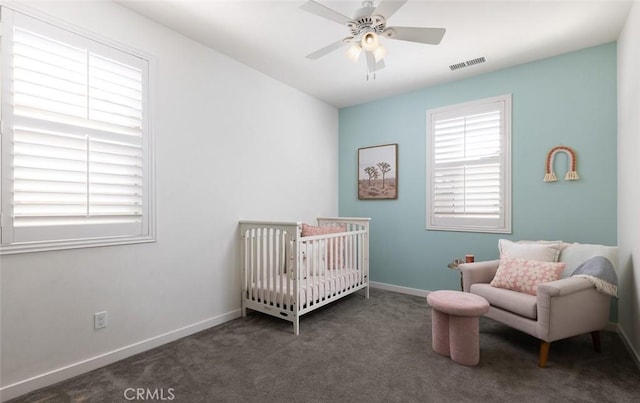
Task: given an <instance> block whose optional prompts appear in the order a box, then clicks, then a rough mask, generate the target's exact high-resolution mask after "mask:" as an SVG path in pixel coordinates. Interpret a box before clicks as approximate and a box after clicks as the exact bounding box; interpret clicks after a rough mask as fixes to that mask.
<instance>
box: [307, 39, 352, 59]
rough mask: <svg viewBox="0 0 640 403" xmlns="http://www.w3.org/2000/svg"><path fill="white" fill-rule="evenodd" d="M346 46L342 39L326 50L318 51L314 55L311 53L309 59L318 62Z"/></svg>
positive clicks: (326, 47)
mask: <svg viewBox="0 0 640 403" xmlns="http://www.w3.org/2000/svg"><path fill="white" fill-rule="evenodd" d="M344 45H345V42H344V39H340V40H339V41H336V42H333V43H332V44H330V45H327V46H325V47H324V48H321V49H318V50H316V51H315V52H313V53H309V54H308V55H307V59H311V60H316V59H319V58H321V57H322V56H324V55H326V54H329V53H331V52H333V51H334V50H336V49H340V48H341V47H342V46H344Z"/></svg>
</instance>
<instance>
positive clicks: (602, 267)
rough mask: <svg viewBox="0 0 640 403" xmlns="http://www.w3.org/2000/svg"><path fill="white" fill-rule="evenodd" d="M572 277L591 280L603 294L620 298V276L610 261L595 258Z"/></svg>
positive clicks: (588, 261)
mask: <svg viewBox="0 0 640 403" xmlns="http://www.w3.org/2000/svg"><path fill="white" fill-rule="evenodd" d="M571 277H582V278H585V279H587V280H589V281H590V282H591V283H593V285H595V286H596V289H597V290H598V291H600V292H602V293H605V294H608V295H611V296H613V297H616V298H617V297H618V276H616V271H615V269H614V268H613V265H612V264H611V262H610V261H609V259H607V258H605V257H603V256H594V257H592V258H591V259H589V260H587V261H585V262H584V263H582V264H581V265H580V266H578V267H576V269H575V270H574V271H573V273H571Z"/></svg>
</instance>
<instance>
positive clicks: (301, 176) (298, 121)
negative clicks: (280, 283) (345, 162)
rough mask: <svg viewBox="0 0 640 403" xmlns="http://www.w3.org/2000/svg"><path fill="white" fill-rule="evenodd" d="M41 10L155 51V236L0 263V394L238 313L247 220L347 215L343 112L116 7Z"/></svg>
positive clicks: (77, 5)
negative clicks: (102, 322) (103, 323)
mask: <svg viewBox="0 0 640 403" xmlns="http://www.w3.org/2000/svg"><path fill="white" fill-rule="evenodd" d="M32 6H33V7H37V8H38V9H39V10H41V11H45V12H46V13H47V14H51V15H53V16H55V17H56V18H59V19H60V20H63V21H66V22H69V23H72V24H74V25H78V26H81V27H83V28H85V29H88V30H90V31H93V32H97V33H99V34H101V35H103V36H105V37H108V38H111V39H113V40H116V41H119V42H122V43H125V44H127V45H129V46H131V47H134V48H137V49H139V50H142V51H144V52H147V53H150V54H152V55H155V56H156V57H157V72H158V74H157V79H156V84H157V86H156V92H155V97H154V98H155V100H156V109H155V116H154V118H153V121H154V124H155V135H156V137H155V143H156V166H157V170H156V174H157V192H156V193H157V199H156V200H157V212H158V214H157V229H158V241H157V242H156V243H151V244H143V245H128V246H112V247H103V248H91V249H76V250H66V251H54V252H43V253H30V254H19V255H5V256H2V257H1V264H2V271H1V275H2V277H1V294H2V295H1V304H2V308H1V309H2V310H1V314H2V317H1V318H2V321H1V339H2V341H1V343H2V344H1V349H2V355H1V361H2V366H1V370H2V373H1V379H2V387H3V393H2V398H3V399H8V398H11V397H12V396H15V395H17V394H21V393H24V392H26V391H28V390H30V389H33V388H36V387H41V386H45V385H47V384H49V383H52V382H56V381H59V380H61V379H64V378H65V377H68V376H72V375H75V374H77V373H80V372H83V371H86V370H88V369H92V368H94V367H97V366H101V365H104V364H106V363H108V362H110V361H113V360H115V359H118V358H122V357H124V356H127V355H130V354H132V353H135V352H138V351H141V350H143V349H146V348H149V347H152V346H155V345H158V344H161V343H164V342H167V341H169V340H171V339H174V338H177V337H179V336H182V335H185V334H188V333H190V332H194V331H197V330H201V329H203V328H206V327H209V326H212V325H215V324H218V323H221V322H224V321H226V320H229V319H231V318H234V317H236V316H238V315H239V308H240V280H239V273H238V270H237V263H238V258H237V255H238V254H239V251H238V248H237V245H236V241H237V239H238V234H237V222H238V220H239V219H277V220H303V221H311V220H313V219H314V218H315V217H317V216H320V215H324V216H331V215H336V214H337V211H338V201H337V200H338V199H337V186H336V183H337V175H338V172H337V169H338V163H337V131H338V130H337V128H338V112H337V110H336V109H335V108H334V107H331V106H329V105H327V104H325V103H322V102H320V101H318V100H316V99H314V98H312V97H310V96H308V95H306V94H303V93H301V92H299V91H298V90H295V89H293V88H291V87H287V86H285V85H283V84H281V83H279V82H277V81H275V80H273V79H271V78H268V77H266V76H265V75H263V74H261V73H259V72H257V71H255V70H252V69H250V68H248V67H246V66H244V65H242V64H240V63H238V62H235V61H233V60H231V59H229V58H227V57H226V56H223V55H221V54H219V53H217V52H215V51H213V50H211V49H209V48H206V47H203V46H202V45H200V44H198V43H196V42H194V41H192V40H190V39H187V38H185V37H183V36H180V35H178V34H176V33H174V32H172V31H170V30H168V29H166V28H163V27H161V26H159V25H157V24H155V23H152V22H150V21H148V20H146V19H143V18H142V17H140V16H139V15H137V14H134V13H133V12H130V11H128V10H127V9H125V8H123V7H121V6H119V5H117V4H115V3H111V2H95V3H93V2H90V3H87V2H70V3H51V2H41V3H34V4H32ZM101 310H107V311H108V322H109V326H108V327H107V328H106V329H102V330H99V331H94V330H93V313H94V312H98V311H101ZM102 355H105V356H102ZM85 360H88V361H86V362H84V361H85Z"/></svg>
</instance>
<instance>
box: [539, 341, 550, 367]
mask: <svg viewBox="0 0 640 403" xmlns="http://www.w3.org/2000/svg"><path fill="white" fill-rule="evenodd" d="M549 347H551V343H549V342H548V341H544V340H542V341H540V360H539V361H538V366H539V367H540V368H546V366H547V359H548V358H549Z"/></svg>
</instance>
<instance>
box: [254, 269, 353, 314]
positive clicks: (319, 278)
mask: <svg viewBox="0 0 640 403" xmlns="http://www.w3.org/2000/svg"><path fill="white" fill-rule="evenodd" d="M328 273H329V274H320V275H310V276H307V277H306V278H302V279H300V280H299V281H300V285H299V290H298V291H299V293H300V302H301V304H302V305H310V304H313V303H316V302H319V301H321V300H324V299H326V298H329V297H331V296H334V295H336V294H338V293H341V292H343V291H345V290H348V289H350V288H352V287H355V286H357V285H359V284H360V283H361V281H360V275H361V272H360V271H359V270H352V269H341V270H336V271H335V272H333V271H329V272H328ZM287 282H289V284H288V285H287ZM281 289H282V290H281ZM250 295H251V296H252V298H251V299H253V300H256V301H260V302H263V303H268V304H274V305H285V306H291V304H292V303H293V297H294V296H293V280H292V279H291V278H290V276H289V275H288V274H275V275H274V276H273V277H271V278H269V279H264V280H258V281H255V282H253V284H252V289H251V294H250Z"/></svg>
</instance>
